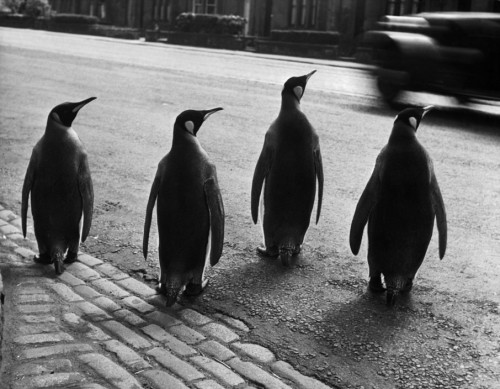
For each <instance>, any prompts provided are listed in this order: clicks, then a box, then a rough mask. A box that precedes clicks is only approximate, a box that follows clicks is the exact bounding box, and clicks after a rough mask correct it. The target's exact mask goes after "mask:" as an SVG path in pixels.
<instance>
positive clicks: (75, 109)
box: [71, 97, 97, 114]
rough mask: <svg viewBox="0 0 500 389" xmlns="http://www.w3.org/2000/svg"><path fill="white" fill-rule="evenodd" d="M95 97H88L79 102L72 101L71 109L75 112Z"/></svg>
mask: <svg viewBox="0 0 500 389" xmlns="http://www.w3.org/2000/svg"><path fill="white" fill-rule="evenodd" d="M95 99H97V97H90V98H88V99H86V100H83V101H80V102H79V103H73V104H74V105H73V109H72V110H71V111H72V112H73V113H74V114H77V113H78V111H79V110H80V109H82V108H83V107H85V106H86V105H87V104H88V103H90V102H91V101H94V100H95Z"/></svg>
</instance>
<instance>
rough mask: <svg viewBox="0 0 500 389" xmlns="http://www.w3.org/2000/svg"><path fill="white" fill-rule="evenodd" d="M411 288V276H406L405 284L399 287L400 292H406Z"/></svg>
mask: <svg viewBox="0 0 500 389" xmlns="http://www.w3.org/2000/svg"><path fill="white" fill-rule="evenodd" d="M412 288H413V278H408V280H407V281H406V284H405V286H404V287H403V288H402V289H401V292H403V293H408V292H409V291H410V290H411V289H412Z"/></svg>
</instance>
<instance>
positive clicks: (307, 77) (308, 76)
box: [305, 70, 316, 82]
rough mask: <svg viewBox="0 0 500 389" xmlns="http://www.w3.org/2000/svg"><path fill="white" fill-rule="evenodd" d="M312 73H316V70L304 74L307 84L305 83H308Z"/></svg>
mask: <svg viewBox="0 0 500 389" xmlns="http://www.w3.org/2000/svg"><path fill="white" fill-rule="evenodd" d="M314 73H316V70H313V71H312V72H311V73H309V74H306V76H305V77H306V82H307V81H309V79H310V78H311V76H312V75H313V74H314Z"/></svg>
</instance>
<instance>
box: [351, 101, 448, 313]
mask: <svg viewBox="0 0 500 389" xmlns="http://www.w3.org/2000/svg"><path fill="white" fill-rule="evenodd" d="M430 108H431V107H425V108H411V109H406V110H404V111H402V112H401V113H400V114H399V115H398V116H397V117H396V120H395V122H394V127H393V129H392V132H391V135H390V137H389V141H388V144H387V145H386V146H385V147H384V148H383V149H382V151H381V152H380V154H379V156H378V157H377V161H376V164H375V168H374V171H373V173H372V176H371V178H370V180H369V182H368V184H367V185H366V188H365V190H364V192H363V194H362V196H361V198H360V200H359V202H358V205H357V207H356V211H355V214H354V217H353V221H352V224H351V232H350V244H351V250H352V251H353V253H354V254H357V253H358V251H359V246H360V244H361V238H362V235H363V229H364V226H365V224H366V222H368V240H369V242H368V263H369V268H370V284H369V286H370V288H371V289H372V290H374V291H382V290H383V287H382V284H381V278H380V277H381V275H382V274H383V275H384V278H385V283H386V287H387V302H388V304H390V305H391V304H393V303H394V301H395V298H396V296H397V294H398V293H399V292H401V291H408V290H410V289H411V287H412V284H413V278H414V277H415V274H416V272H417V270H418V269H419V267H420V265H421V263H422V261H423V259H424V257H425V253H426V251H427V247H428V245H429V242H430V239H431V236H432V230H433V224H434V217H435V216H436V218H437V224H438V231H439V236H440V257H441V258H442V257H443V256H444V251H445V248H446V214H445V210H444V204H443V200H442V196H441V192H440V190H439V186H438V184H437V179H436V176H435V173H434V168H433V164H432V160H431V158H430V156H429V155H428V153H427V151H426V150H425V149H424V147H423V146H422V145H421V144H420V143H419V142H418V140H417V138H416V130H417V128H418V126H419V124H420V121H421V120H422V118H423V117H424V115H425V114H426V112H428V110H429V109H430Z"/></svg>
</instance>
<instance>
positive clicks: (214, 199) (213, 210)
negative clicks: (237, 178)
mask: <svg viewBox="0 0 500 389" xmlns="http://www.w3.org/2000/svg"><path fill="white" fill-rule="evenodd" d="M203 189H204V191H205V198H206V201H207V205H208V212H209V215H210V230H211V232H212V236H211V249H210V265H212V266H215V265H216V264H217V262H219V258H220V257H221V255H222V247H223V245H224V204H223V202H222V196H221V194H220V189H219V185H218V184H217V179H216V178H215V177H210V178H209V179H208V180H206V181H205V183H204V184H203Z"/></svg>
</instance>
